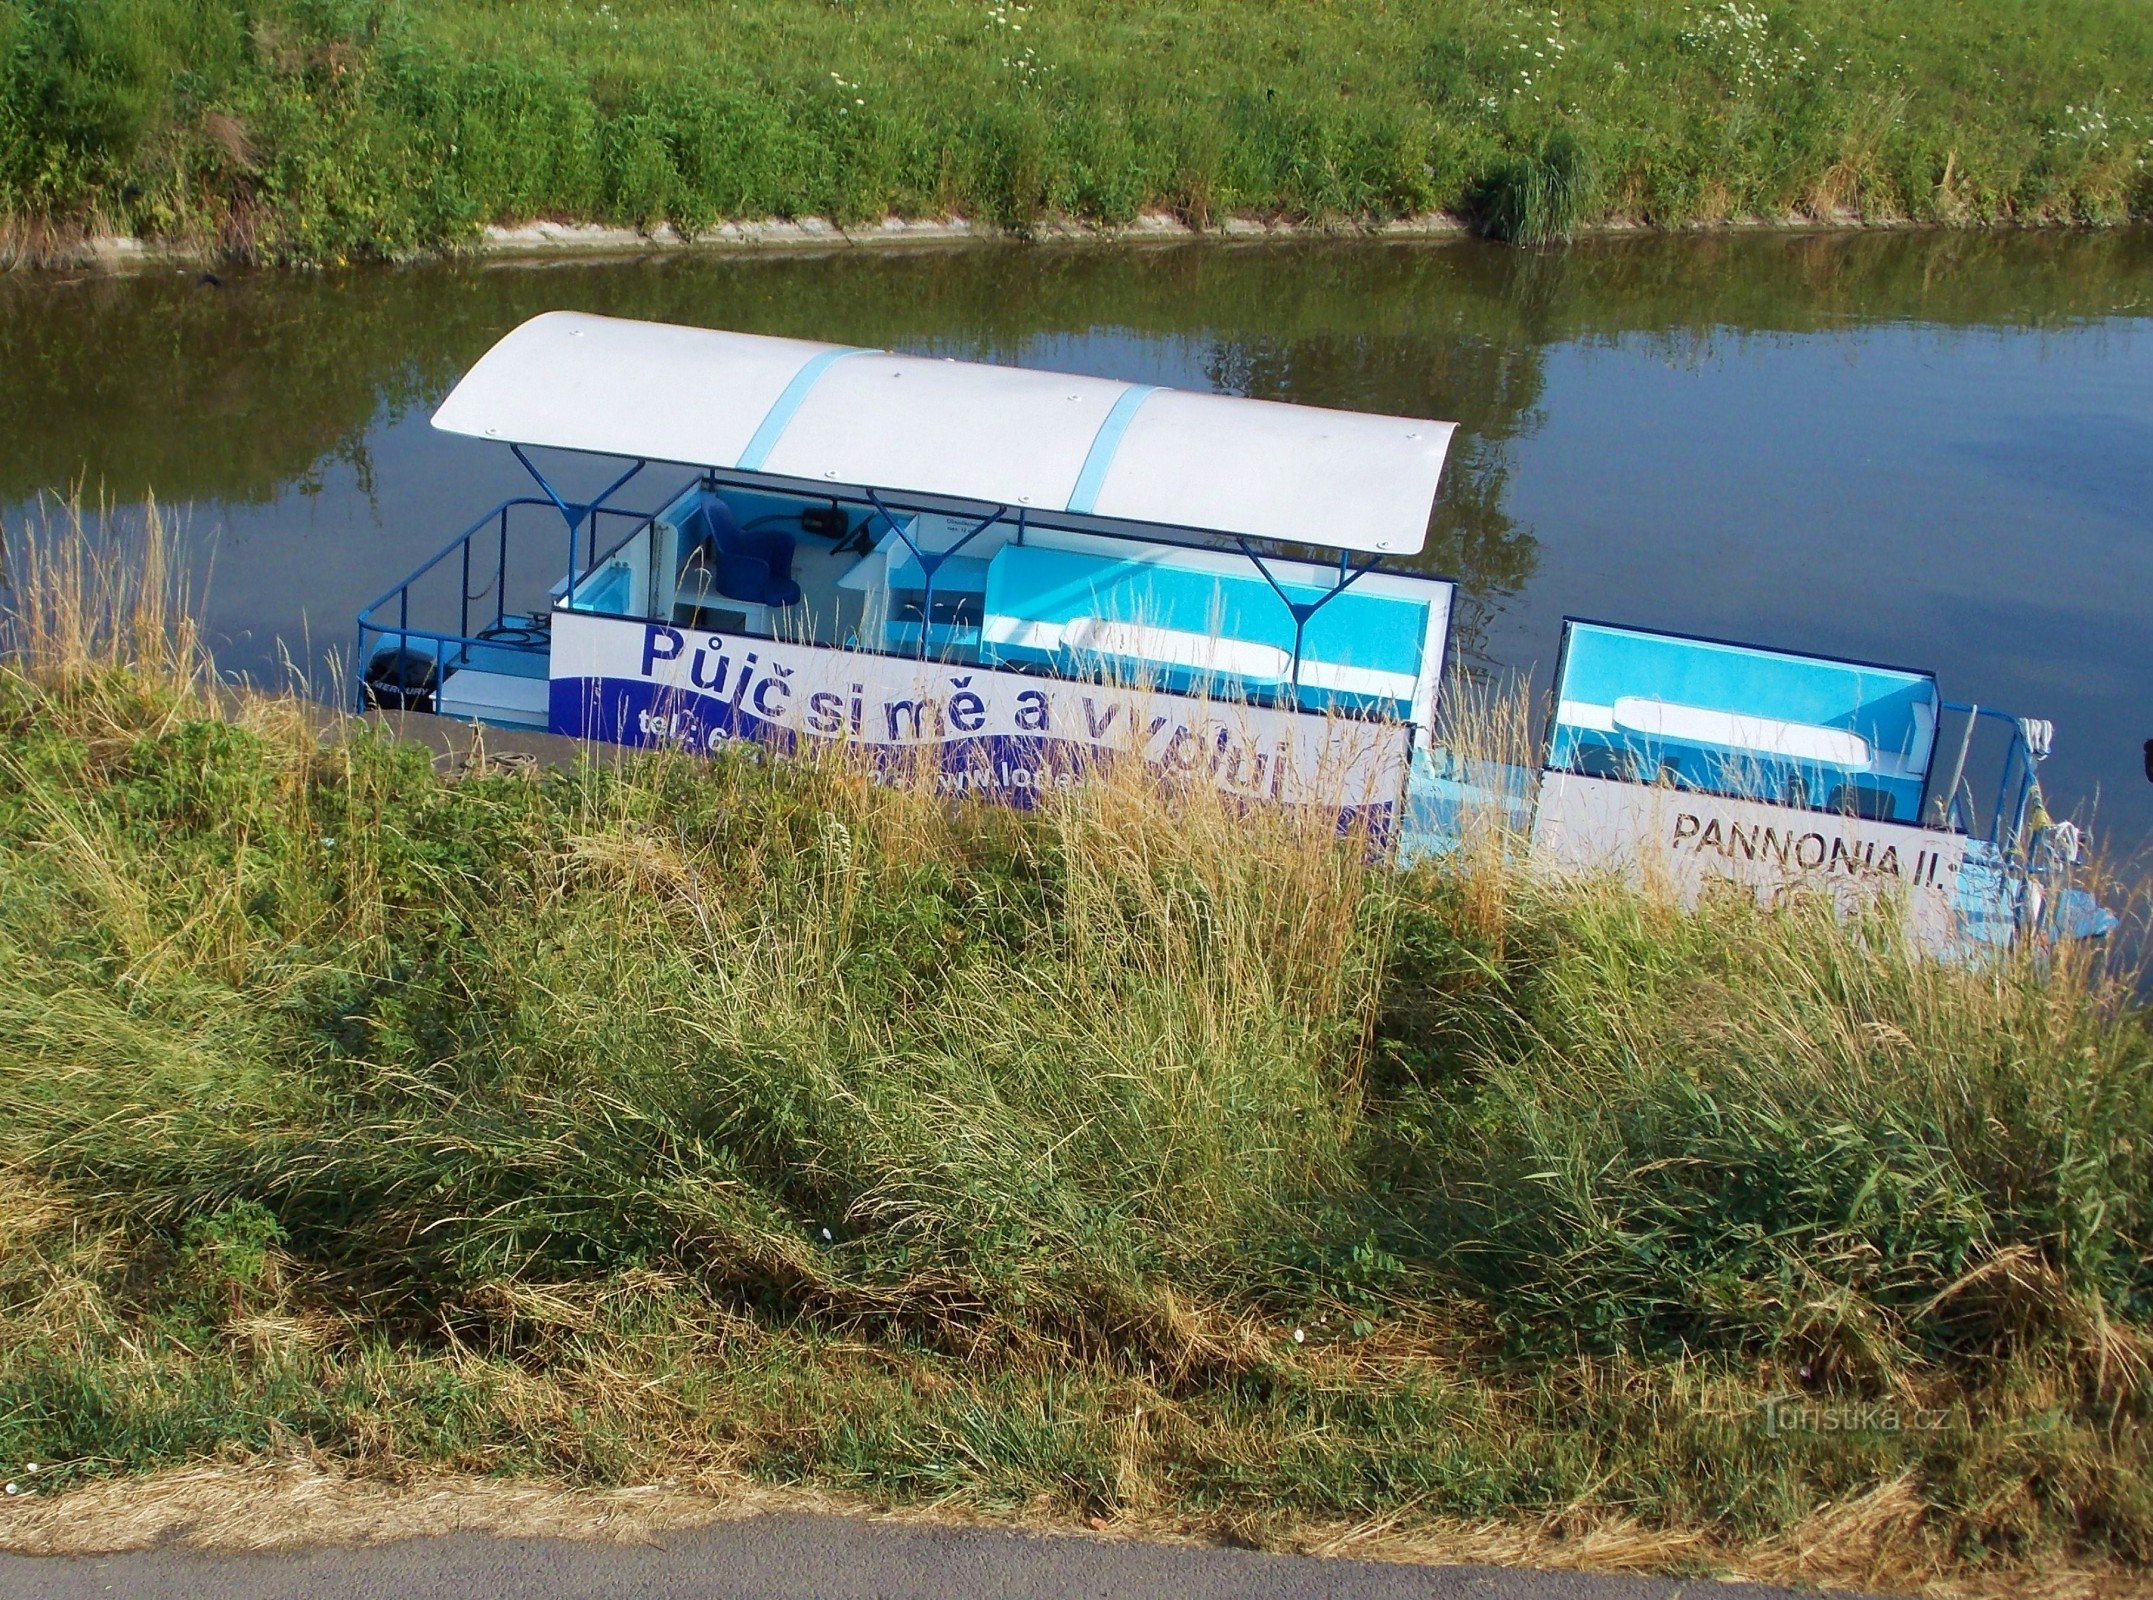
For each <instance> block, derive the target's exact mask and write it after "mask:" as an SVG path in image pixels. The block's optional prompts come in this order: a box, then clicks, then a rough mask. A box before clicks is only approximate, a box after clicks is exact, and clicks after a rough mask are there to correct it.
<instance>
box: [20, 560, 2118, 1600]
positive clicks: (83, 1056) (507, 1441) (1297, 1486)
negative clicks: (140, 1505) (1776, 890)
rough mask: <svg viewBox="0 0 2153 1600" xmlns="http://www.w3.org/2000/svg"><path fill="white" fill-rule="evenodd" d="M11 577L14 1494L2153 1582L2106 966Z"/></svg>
mask: <svg viewBox="0 0 2153 1600" xmlns="http://www.w3.org/2000/svg"><path fill="white" fill-rule="evenodd" d="M78 548H79V547H78ZM15 554H16V558H17V559H16V561H15V562H14V564H13V566H12V568H11V575H12V577H13V579H14V582H15V585H16V590H15V603H16V612H15V617H14V643H15V647H16V653H15V655H14V656H13V657H12V658H11V660H10V662H9V664H8V665H6V666H5V667H4V668H0V1105H5V1107H6V1113H5V1115H4V1116H0V1462H4V1463H5V1464H6V1470H7V1472H8V1473H9V1474H10V1475H11V1476H16V1477H17V1478H18V1481H20V1482H23V1483H26V1484H28V1485H29V1487H30V1488H31V1489H32V1490H33V1491H34V1492H37V1493H53V1492H62V1491H64V1490H65V1489H67V1488H68V1487H69V1486H71V1485H76V1484H80V1483H83V1482H85V1481H87V1480H93V1479H99V1478H105V1477H109V1476H111V1475H114V1474H129V1473H138V1472H143V1471H147V1470H151V1469H154V1468H157V1467H160V1466H165V1465H170V1464H175V1463H182V1462H188V1461H195V1460H199V1459H202V1458H205V1457H224V1458H238V1459H247V1458H251V1457H256V1456H260V1455H265V1454H271V1453H279V1452H288V1451H291V1450H293V1449H295V1448H296V1449H301V1450H307V1451H312V1452H315V1453H317V1454H318V1455H319V1456H320V1457H323V1458H326V1459H328V1460H330V1461H333V1462H338V1463H343V1464H347V1465H348V1466H350V1467H351V1468H353V1469H354V1470H357V1471H360V1472H362V1473H369V1474H378V1475H405V1474H410V1473H414V1472H423V1471H426V1470H430V1469H453V1470H463V1471H483V1472H500V1473H510V1474H525V1475H538V1476H544V1477H553V1478H559V1479H566V1480H569V1481H574V1482H584V1483H618V1482H635V1481H649V1480H654V1479H667V1480H672V1481H675V1482H685V1483H691V1484H692V1483H707V1484H722V1483H727V1482H736V1481H739V1480H740V1479H742V1478H747V1479H752V1480H758V1481H764V1482H776V1483H785V1484H797V1485H805V1486H809V1487H812V1488H817V1489H822V1490H833V1491H838V1492H841V1493H844V1494H848V1495H853V1496H858V1497H862V1498H865V1499H867V1500H870V1501H875V1502H879V1503H885V1504H892V1505H917V1504H922V1503H927V1502H938V1503H944V1504H954V1505H957V1506H960V1507H973V1508H978V1509H980V1510H983V1511H986V1512H989V1513H993V1514H1007V1515H1021V1516H1030V1517H1034V1518H1040V1519H1045V1520H1050V1521H1051V1520H1056V1519H1073V1518H1080V1517H1088V1518H1093V1519H1103V1520H1105V1521H1107V1522H1109V1523H1113V1524H1118V1525H1124V1526H1129V1527H1133V1528H1144V1527H1171V1528H1179V1529H1187V1530H1195V1531H1199V1532H1208V1533H1213V1534H1222V1533H1223V1534H1230V1535H1232V1536H1236V1537H1241V1538H1247V1539H1253V1540H1257V1541H1260V1542H1264V1543H1267V1544H1272V1545H1281V1546H1292V1545H1297V1544H1299V1545H1307V1544H1311V1543H1319V1542H1324V1541H1329V1542H1330V1547H1339V1546H1340V1543H1341V1542H1342V1544H1343V1546H1344V1547H1352V1546H1353V1545H1354V1544H1355V1542H1356V1541H1359V1542H1361V1543H1362V1544H1364V1545H1365V1544H1369V1543H1370V1542H1371V1541H1373V1543H1374V1544H1375V1545H1379V1546H1380V1545H1383V1544H1384V1543H1385V1542H1386V1541H1387V1542H1388V1547H1389V1548H1392V1549H1411V1548H1416V1547H1417V1548H1425V1549H1443V1550H1450V1551H1453V1552H1456V1551H1459V1550H1480V1551H1487V1550H1490V1549H1494V1548H1497V1547H1498V1546H1499V1545H1500V1541H1502V1540H1505V1539H1509V1540H1513V1541H1518V1540H1522V1541H1524V1543H1525V1544H1527V1545H1530V1546H1532V1547H1533V1548H1535V1550H1536V1552H1537V1554H1539V1555H1540V1556H1541V1557H1542V1558H1543V1559H1549V1558H1552V1559H1563V1558H1564V1557H1565V1555H1566V1553H1567V1554H1568V1555H1569V1556H1570V1557H1571V1558H1573V1559H1584V1560H1588V1561H1600V1562H1609V1563H1630V1564H1644V1565H1657V1566H1673V1567H1727V1566H1733V1567H1737V1568H1740V1569H1742V1570H1747V1571H1749V1572H1752V1573H1754V1574H1758V1575H1772V1574H1777V1575H1781V1576H1801V1577H1807V1578H1813V1579H1815V1578H1830V1577H1836V1578H1841V1579H1847V1580H1855V1581H1862V1582H1870V1583H1895V1582H1901V1581H1905V1582H1913V1581H1919V1580H1922V1579H1925V1578H1930V1577H1934V1576H1936V1575H1939V1574H1943V1575H1948V1576H1950V1577H1951V1578H1953V1579H1954V1581H1964V1582H1966V1583H1972V1584H1979V1583H1982V1582H1989V1583H1991V1584H1992V1585H1993V1586H1998V1587H2008V1586H2010V1585H2011V1584H2012V1583H2014V1582H2020V1581H2023V1580H2024V1579H2025V1577H2026V1576H2027V1575H2028V1574H2030V1573H2034V1572H2039V1573H2041V1574H2043V1575H2045V1577H2047V1578H2048V1579H2051V1580H2057V1581H2062V1580H2067V1579H2069V1577H2070V1575H2071V1574H2072V1573H2073V1572H2082V1571H2087V1570H2091V1569H2096V1568H2108V1569H2110V1570H2112V1571H2125V1570H2128V1571H2134V1572H2139V1571H2142V1570H2143V1568H2144V1567H2145V1565H2146V1564H2147V1563H2148V1562H2149V1561H2153V1460H2149V1457H2148V1446H2147V1442H2146V1441H2147V1438H2148V1433H2147V1430H2146V1424H2147V1423H2148V1422H2149V1421H2153V1377H2149V1361H2153V1151H2149V1149H2148V1146H2147V1138H2146V1134H2147V1129H2148V1128H2149V1127H2153V1035H2149V1032H2148V1028H2147V1023H2146V1018H2145V1015H2144V1013H2142V1012H2133V1011H2131V1010H2130V1009H2128V1006H2127V1004H2126V999H2125V995H2124V993H2123V992H2122V991H2121V990H2118V989H2114V988H2110V987H2107V986H2105V985H2104V984H2103V983H2102V982H2101V981H2100V980H2099V979H2098V978H2097V977H2096V976H2095V975H2094V974H2092V973H2089V972H2086V971H2083V970H2079V969H2075V968H2071V969H2066V970H2064V971H2061V972H2056V973H2053V974H2051V975H2049V976H2047V977H2046V978H2043V977H2042V976H2041V975H2039V974H2037V973H2036V972H2035V971H2033V970H2032V969H2031V968H2030V967H2023V966H2019V967H2010V968H2006V969H2003V970H2000V971H1995V972H1983V973H1967V972H1954V971H1948V970H1941V969H1938V968H1935V967H1933V966H1921V965H1917V964H1913V963H1910V962H1909V961H1908V960H1906V959H1905V958H1904V957H1903V956H1902V954H1901V953H1900V952H1899V951H1898V950H1897V949H1896V948H1894V946H1893V945H1892V943H1891V941H1890V940H1889V938H1888V937H1885V936H1884V935H1883V934H1882V932H1881V930H1877V929H1871V930H1868V931H1867V933H1866V935H1864V936H1861V937H1857V936H1856V935H1854V934H1850V933H1849V932H1847V931H1845V930H1842V929H1840V928H1838V927H1836V926H1834V925H1833V924H1831V923H1830V922H1828V921H1818V920H1808V919H1804V918H1802V917H1798V916H1782V917H1768V916H1764V915H1761V914H1759V913H1757V912H1755V911H1752V910H1749V909H1746V908H1742V907H1736V906H1732V905H1726V906H1720V907H1717V908H1715V909H1713V910H1712V911H1710V912H1709V913H1708V914H1705V915H1702V916H1699V917H1696V918H1684V917H1681V916H1677V915H1674V914H1672V913H1669V912H1667V911H1665V910H1663V909H1659V908H1656V907H1653V906H1651V905H1648V904H1644V903H1641V902H1639V901H1637V900H1635V899H1633V898H1630V897H1627V896H1625V895H1621V894H1617V893H1612V892H1603V891H1599V890H1585V889H1577V888H1572V889H1567V890H1561V891H1553V890H1548V889H1544V888H1536V887H1534V886H1532V885H1530V884H1528V883H1525V882H1522V881H1519V880H1517V879H1516V878H1514V877H1511V876H1510V875H1508V874H1507V873H1506V872H1505V871H1504V870H1503V869H1502V867H1501V866H1500V865H1499V862H1498V861H1497V860H1495V859H1492V858H1491V859H1476V860H1474V861H1472V862H1469V863H1467V864H1466V865H1464V866H1461V867H1455V868H1451V869H1446V870H1441V871H1437V870H1421V871H1418V872H1415V873H1413V874H1409V875H1403V876H1399V875H1394V874H1391V873H1389V872H1386V871H1383V870H1380V869H1376V868H1371V867H1370V866H1368V865H1367V864H1366V863H1365V862H1364V861H1363V859H1362V858H1361V857H1360V855H1359V854H1358V853H1357V852H1355V851H1353V850H1352V849H1350V848H1349V847H1347V846H1343V845H1341V843H1340V842H1339V841H1338V840H1336V839H1335V838H1334V837H1330V836H1328V835H1327V834H1326V833H1325V832H1324V831H1322V830H1316V831H1312V832H1311V831H1302V830H1297V829H1295V828H1294V827H1292V826H1290V825H1288V824H1287V823H1285V822H1282V821H1280V820H1279V819H1277V818H1254V819H1249V818H1241V819H1229V818H1227V817H1225V816H1223V815H1221V814H1219V813H1218V812H1216V811H1209V810H1206V809H1205V808H1204V807H1202V806H1201V805H1189V806H1183V807H1179V808H1173V809H1169V808H1168V807H1166V806H1165V805H1164V804H1163V803H1162V802H1161V801H1160V800H1159V799H1158V798H1157V797H1156V796H1155V795H1153V794H1152V793H1150V792H1149V791H1148V790H1147V789H1145V788H1143V787H1141V786H1137V785H1133V784H1110V785H1104V786H1102V787H1100V788H1098V789H1095V790H1092V791H1087V792H1085V793H1083V794H1080V795H1079V796H1077V797H1076V798H1075V799H1073V800H1071V801H1069V802H1068V803H1067V804H1066V805H1064V806H1061V807H1059V808H1056V809H1053V810H1049V811H1046V812H1043V813H1041V814H1038V815H1033V816H1020V815H1017V814H1014V813H1008V812H1000V811H992V810H979V809H973V808H969V807H952V806H951V805H949V804H946V803H944V802H939V801H936V800H933V799H931V798H928V797H926V796H923V795H921V794H916V793H911V792H907V791H904V790H891V789H878V788H873V787H869V786H867V785H865V784H864V783H862V782H860V781H858V780H857V779H856V777H855V776H854V775H852V774H851V773H849V772H847V771H846V770H844V769H843V768H842V767H841V766H835V765H831V766H820V767H818V766H795V765H770V764H764V763H758V762H755V761H752V760H747V759H734V760H726V761H720V762H717V763H715V764H713V765H710V766H694V765H687V764H682V763H677V762H665V761H640V762H633V763H630V764H627V765H625V766H620V767H614V766H609V765H592V766H588V767H585V768H583V769H581V770H579V771H576V772H574V773H570V774H552V775H537V774H529V773H516V772H510V771H502V770H498V769H496V770H491V771H488V770H479V771H475V772H472V773H468V774H466V775H464V776H462V777H460V778H458V779H456V780H455V781H444V780H443V779H442V778H440V777H438V776H437V775H436V774H435V772H434V771H433V770H432V768H431V766H430V765H429V762H428V759H427V757H426V755H425V754H424V752H423V751H419V750H416V749H414V748H412V747H408V746H399V745H396V744H394V743H391V742H389V741H387V740H386V739H384V738H382V737H380V736H378V735H376V734H373V733H370V732H367V731H365V730H362V729H358V728H348V729H346V730H344V731H343V733H342V734H341V735H339V736H336V737H332V738H330V739H328V740H326V741H324V740H323V739H322V738H321V737H320V736H319V735H318V732H317V723H318V718H317V717H315V716H313V715H311V714H310V713H309V711H308V708H306V707H303V706H301V705H299V704H296V703H294V702H290V701H278V700H274V699H270V700H257V701H251V702H248V703H246V704H244V705H243V706H235V705H233V704H232V703H231V702H230V701H228V700H226V699H223V698H220V697H216V696H213V695H211V694H210V693H209V692H208V691H207V690H206V688H205V682H206V680H205V679H204V677H203V675H202V665H201V661H200V657H199V653H198V652H197V651H196V650H195V649H194V648H193V647H192V646H191V644H190V643H189V633H188V629H187V628H186V626H185V624H184V622H183V621H179V620H176V619H177V618H178V615H179V614H178V612H177V611H176V610H175V609H174V608H173V606H172V605H171V604H170V595H171V590H170V587H169V586H168V585H165V584H163V583H162V582H160V581H159V580H158V578H157V575H156V570H155V567H154V564H153V565H152V572H151V580H150V581H149V582H148V583H146V584H138V585H136V586H135V591H134V596H133V599H132V600H131V601H128V602H127V603H124V604H123V603H120V602H119V601H118V600H116V599H115V596H114V593H113V591H112V588H111V586H110V585H109V584H104V585H101V584H100V583H98V582H94V581H89V582H86V581H84V579H83V577H82V570H81V569H80V568H79V567H70V566H69V565H68V563H67V562H65V561H63V562H61V563H60V565H59V567H58V568H57V569H55V568H54V567H53V566H51V565H49V564H45V565H41V564H40V563H39V562H38V561H36V560H31V559H26V558H25V556H24V553H23V551H22V550H21V548H19V547H18V549H17V551H16V552H15ZM55 571H57V574H58V581H56V582H55V581H53V574H54V573H55ZM85 596H88V597H89V599H88V603H87V604H85V601H84V597H85ZM32 1461H34V1462H37V1463H39V1465H40V1469H41V1470H40V1472H39V1473H38V1474H37V1475H36V1476H35V1477H34V1478H33V1477H31V1476H29V1475H28V1473H27V1469H26V1468H24V1467H21V1466H19V1465H18V1464H19V1463H27V1462H32ZM1475 1540H1478V1541H1480V1542H1479V1543H1477V1544H1475V1543H1473V1541H1475ZM1519 1547H1520V1545H1519V1544H1517V1543H1513V1544H1512V1545H1511V1546H1510V1548H1519ZM2059 1575H2060V1577H2059Z"/></svg>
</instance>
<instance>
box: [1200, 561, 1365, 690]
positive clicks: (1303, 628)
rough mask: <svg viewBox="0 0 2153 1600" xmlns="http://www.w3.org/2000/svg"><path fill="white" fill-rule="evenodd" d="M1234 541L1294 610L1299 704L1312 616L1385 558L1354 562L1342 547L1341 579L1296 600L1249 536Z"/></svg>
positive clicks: (1290, 610)
mask: <svg viewBox="0 0 2153 1600" xmlns="http://www.w3.org/2000/svg"><path fill="white" fill-rule="evenodd" d="M1234 543H1235V544H1238V545H1239V546H1240V547H1241V553H1242V554H1243V555H1245V556H1247V557H1248V559H1249V561H1250V562H1251V563H1252V564H1253V565H1254V566H1255V568H1256V570H1257V571H1258V572H1260V573H1262V574H1263V581H1264V582H1265V583H1268V584H1269V585H1270V586H1271V592H1272V593H1273V594H1275V595H1277V596H1278V599H1279V603H1280V604H1281V605H1283V606H1284V607H1285V608H1286V609H1287V610H1288V611H1289V612H1291V613H1292V614H1293V678H1292V683H1293V689H1294V698H1295V702H1296V704H1298V703H1299V698H1300V689H1301V642H1302V636H1303V635H1304V634H1305V633H1306V632H1307V631H1308V619H1309V618H1311V617H1313V616H1314V615H1315V614H1316V613H1317V612H1319V611H1321V610H1322V609H1323V608H1324V607H1325V606H1327V605H1329V604H1330V603H1331V602H1332V601H1333V600H1335V599H1337V598H1338V597H1339V596H1340V595H1342V594H1344V593H1345V592H1346V591H1347V590H1348V589H1350V588H1352V587H1353V586H1354V585H1355V584H1356V583H1358V582H1360V580H1361V579H1363V578H1365V577H1367V576H1368V574H1369V573H1371V572H1373V571H1375V570H1376V568H1377V566H1378V565H1379V564H1380V561H1381V558H1380V557H1377V556H1370V557H1369V558H1368V564H1367V565H1366V566H1362V567H1355V566H1353V565H1352V564H1351V560H1350V558H1349V557H1348V555H1347V553H1346V552H1345V551H1343V550H1341V551H1339V552H1338V581H1337V582H1336V583H1334V584H1332V585H1331V587H1330V588H1329V589H1327V590H1325V591H1324V593H1323V595H1322V597H1321V598H1319V599H1316V600H1296V599H1294V598H1293V597H1292V596H1291V595H1289V594H1287V593H1286V591H1285V588H1284V586H1283V585H1281V584H1280V583H1279V581H1278V579H1277V578H1275V577H1273V576H1272V575H1271V569H1270V567H1268V566H1267V565H1265V563H1264V559H1263V557H1262V556H1260V555H1258V554H1257V553H1256V552H1255V551H1254V550H1252V549H1250V548H1249V542H1248V540H1247V539H1246V538H1243V537H1242V536H1241V535H1239V534H1236V535H1235V536H1234Z"/></svg>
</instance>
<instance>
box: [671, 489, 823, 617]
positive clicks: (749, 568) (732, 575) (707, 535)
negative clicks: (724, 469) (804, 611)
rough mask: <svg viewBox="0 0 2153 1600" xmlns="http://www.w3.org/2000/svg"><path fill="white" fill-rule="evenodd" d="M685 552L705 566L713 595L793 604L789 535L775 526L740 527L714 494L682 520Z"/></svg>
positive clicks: (796, 591)
mask: <svg viewBox="0 0 2153 1600" xmlns="http://www.w3.org/2000/svg"><path fill="white" fill-rule="evenodd" d="M682 531H683V532H684V533H685V534H686V535H687V544H688V549H689V550H690V552H691V556H690V559H691V560H692V559H693V553H696V552H699V553H700V554H701V555H702V557H703V559H704V561H705V562H707V563H708V564H709V567H710V572H711V578H712V582H713V583H714V584H715V585H716V587H717V591H718V593H720V594H722V595H724V596H726V597H727V598H728V599H732V600H747V601H751V602H753V603H754V604H756V605H763V606H789V605H797V604H798V603H799V600H800V586H799V584H797V583H795V582H794V581H793V576H792V551H793V538H792V535H791V534H789V533H786V532H785V531H784V530H782V529H779V528H743V527H741V526H740V519H739V518H737V517H735V516H734V515H733V509H732V507H731V506H728V505H727V504H726V503H725V502H724V501H723V500H720V499H717V498H716V497H715V496H713V497H711V498H709V499H706V500H704V501H703V503H702V504H701V505H699V506H697V507H696V508H695V513H694V515H692V516H691V517H689V518H688V523H687V526H686V528H684V529H683V530H682Z"/></svg>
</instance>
